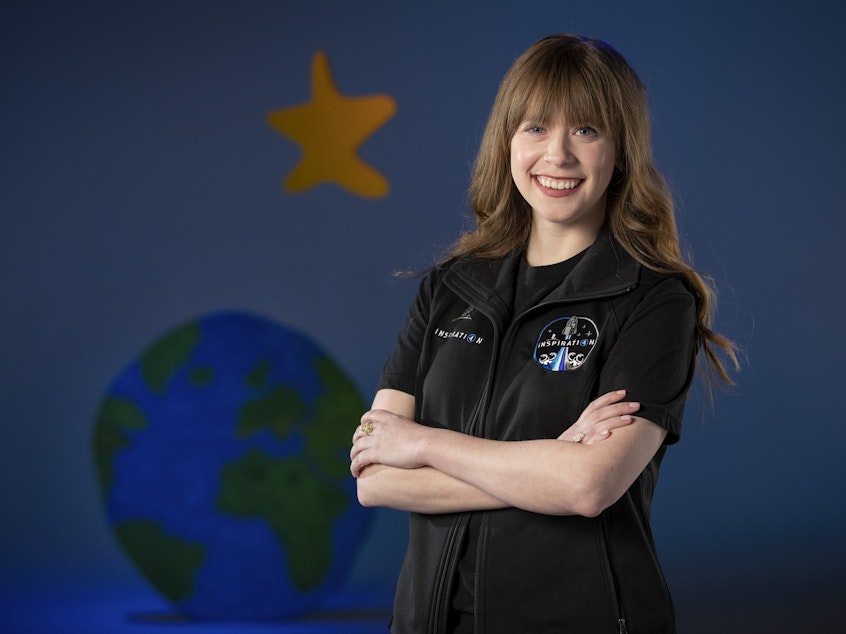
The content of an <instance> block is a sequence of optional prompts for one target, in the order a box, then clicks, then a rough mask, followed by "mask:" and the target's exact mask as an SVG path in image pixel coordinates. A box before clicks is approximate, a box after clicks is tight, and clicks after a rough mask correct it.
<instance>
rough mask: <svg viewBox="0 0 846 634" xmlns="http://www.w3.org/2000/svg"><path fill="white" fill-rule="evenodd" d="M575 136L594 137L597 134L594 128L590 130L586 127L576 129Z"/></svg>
mask: <svg viewBox="0 0 846 634" xmlns="http://www.w3.org/2000/svg"><path fill="white" fill-rule="evenodd" d="M576 134H577V135H579V136H596V135H597V134H599V133H598V132H597V131H596V128H591V127H590V126H587V125H586V126H582V127H581V128H576Z"/></svg>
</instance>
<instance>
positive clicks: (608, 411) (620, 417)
mask: <svg viewBox="0 0 846 634" xmlns="http://www.w3.org/2000/svg"><path fill="white" fill-rule="evenodd" d="M625 396H626V391H625V390H616V391H614V392H608V393H607V394H603V395H602V396H600V397H598V398H597V399H596V400H594V401H592V402H591V403H590V405H588V406H587V407H586V408H585V410H584V411H583V412H582V415H581V416H579V420H577V421H576V422H575V423H573V424H572V425H570V427H568V428H567V429H566V430H565V431H564V433H563V434H561V435H560V436H559V437H558V440H568V441H570V442H576V443H582V444H584V445H590V444H591V443H594V442H598V441H600V440H605V439H606V438H609V437H610V436H611V432H612V431H613V430H614V429H617V428H618V427H625V426H626V425H630V424H631V422H632V414H634V413H635V412H637V411H638V410H639V409H640V403H636V402H632V401H623V398H624V397H625Z"/></svg>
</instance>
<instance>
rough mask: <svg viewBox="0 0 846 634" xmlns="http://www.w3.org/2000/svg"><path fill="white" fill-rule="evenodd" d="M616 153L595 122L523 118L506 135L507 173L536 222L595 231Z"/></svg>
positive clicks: (561, 227)
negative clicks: (508, 142) (508, 149)
mask: <svg viewBox="0 0 846 634" xmlns="http://www.w3.org/2000/svg"><path fill="white" fill-rule="evenodd" d="M616 155H617V149H616V147H615V143H614V141H613V139H612V138H611V136H610V135H608V134H606V133H604V132H602V131H601V130H599V128H597V127H592V126H587V125H572V124H569V123H567V122H566V121H564V120H563V119H559V120H556V121H555V122H553V123H546V124H541V123H536V122H534V121H532V120H530V119H528V120H526V121H523V122H522V123H521V124H520V126H519V127H518V128H517V132H516V133H515V134H514V136H513V137H512V139H511V176H512V178H513V179H514V184H515V185H516V186H517V189H518V190H519V191H520V194H522V196H523V198H524V199H525V200H526V202H527V203H529V205H530V206H531V208H532V221H533V223H534V225H535V227H536V228H540V229H543V228H544V227H550V228H551V227H557V228H559V229H564V228H572V229H588V230H591V231H595V230H598V228H599V227H600V226H601V225H602V223H603V222H604V220H605V202H606V192H607V190H608V184H609V183H610V182H611V176H612V174H613V172H614V163H615V161H616Z"/></svg>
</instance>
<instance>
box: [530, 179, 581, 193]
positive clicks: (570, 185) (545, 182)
mask: <svg viewBox="0 0 846 634" xmlns="http://www.w3.org/2000/svg"><path fill="white" fill-rule="evenodd" d="M582 180H583V179H581V178H552V177H550V176H541V175H536V176H535V181H536V182H537V183H538V185H540V186H541V187H542V188H543V189H545V190H551V191H552V192H555V193H559V194H569V193H570V192H572V191H573V190H574V189H576V187H578V186H579V184H580V183H581V182H582Z"/></svg>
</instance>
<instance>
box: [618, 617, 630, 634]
mask: <svg viewBox="0 0 846 634" xmlns="http://www.w3.org/2000/svg"><path fill="white" fill-rule="evenodd" d="M628 632H629V628H627V627H626V619H617V634H628Z"/></svg>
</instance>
